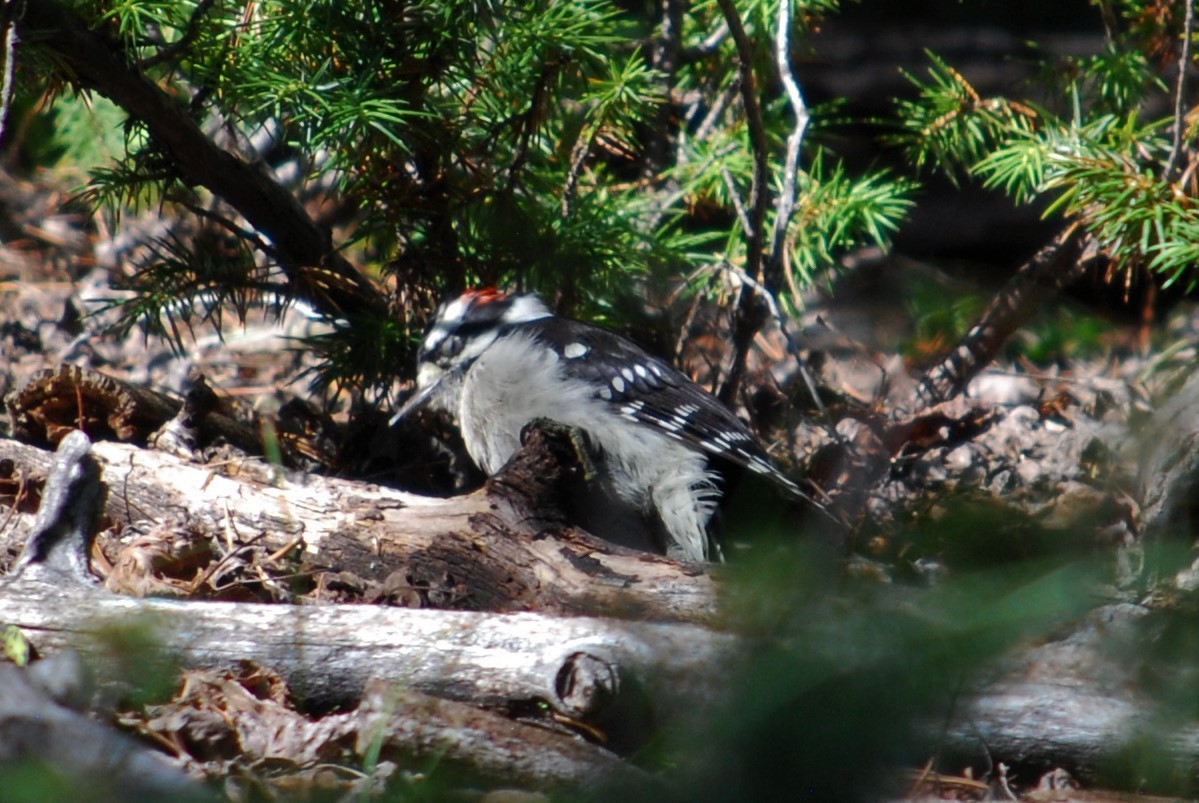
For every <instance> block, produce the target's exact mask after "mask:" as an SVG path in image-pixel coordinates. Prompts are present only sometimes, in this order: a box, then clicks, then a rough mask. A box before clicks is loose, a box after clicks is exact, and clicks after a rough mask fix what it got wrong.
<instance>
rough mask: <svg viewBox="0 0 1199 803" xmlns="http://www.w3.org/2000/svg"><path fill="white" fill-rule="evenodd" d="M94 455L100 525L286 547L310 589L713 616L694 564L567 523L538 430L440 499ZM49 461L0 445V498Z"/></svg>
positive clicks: (669, 617) (247, 470)
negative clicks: (359, 583) (490, 470)
mask: <svg viewBox="0 0 1199 803" xmlns="http://www.w3.org/2000/svg"><path fill="white" fill-rule="evenodd" d="M91 453H92V454H93V455H94V457H95V459H96V460H97V461H98V464H99V466H100V467H101V470H102V473H103V483H104V486H105V487H106V488H107V491H108V492H107V499H106V502H105V504H104V507H103V510H102V517H103V518H104V519H105V520H106V522H107V523H108V525H109V526H113V527H118V528H121V527H130V526H135V525H136V526H137V527H139V528H142V529H147V528H150V527H164V526H165V527H175V528H184V529H186V530H187V531H189V532H190V533H191V534H193V535H194V536H195V537H196V538H199V539H204V540H208V541H210V542H212V543H215V544H220V545H221V546H222V548H223V549H224V550H225V551H226V553H227V554H228V553H232V552H235V551H237V550H241V549H248V548H250V547H252V548H253V549H254V550H256V551H257V552H258V553H259V554H262V555H278V554H288V555H290V556H293V557H294V558H295V560H296V561H297V563H298V565H297V566H296V570H295V571H296V573H302V574H305V575H307V576H309V577H310V578H311V580H312V582H314V583H318V584H319V583H321V582H326V581H328V580H330V579H332V580H337V579H338V578H339V577H340V576H341V575H343V574H346V573H349V574H352V575H353V576H355V577H359V578H363V579H364V580H365V581H368V582H372V583H375V584H378V585H380V586H390V587H395V586H399V587H401V588H402V589H403V590H404V593H403V594H402V595H400V596H401V598H402V601H403V602H404V603H405V604H406V605H411V606H422V607H439V608H456V609H467V610H489V611H514V610H537V611H542V612H546V613H559V614H602V615H604V616H616V617H625V618H638V619H643V620H659V621H676V622H693V623H710V622H713V621H715V620H716V619H717V616H718V613H717V609H718V604H717V587H716V584H715V581H714V579H713V577H712V576H711V575H710V574H709V573H708V572H707V571H706V569H705V568H704V567H701V566H695V565H684V564H680V563H677V562H675V561H672V560H669V559H667V558H665V557H662V556H658V555H652V554H648V553H645V552H639V551H636V550H630V549H625V548H622V547H619V546H616V545H613V544H610V543H608V542H606V541H602V540H600V539H597V538H595V537H593V536H591V535H590V534H588V533H586V532H584V531H582V530H579V529H577V528H574V527H571V526H569V525H568V524H567V523H566V522H565V521H564V519H563V516H562V513H561V512H560V511H559V510H558V508H557V499H558V495H557V490H556V487H557V483H558V482H560V481H561V480H562V472H563V470H564V469H563V466H564V465H570V460H571V459H572V455H571V453H570V450H569V447H565V446H563V445H562V444H556V443H555V441H554V439H553V438H552V437H551V436H548V435H546V434H545V433H542V432H541V431H539V430H533V431H532V432H531V434H530V443H529V448H526V449H524V450H522V451H521V452H520V453H519V454H518V456H517V457H516V458H515V459H514V460H513V462H512V464H511V465H509V466H508V467H507V468H506V469H505V470H504V471H503V472H502V473H501V474H499V475H497V476H496V477H494V478H492V479H491V480H490V481H489V482H488V483H487V485H486V486H484V487H483V488H481V489H480V490H478V491H476V492H474V493H471V494H469V495H466V496H460V497H454V498H451V499H437V498H430V497H424V496H419V495H416V494H411V493H405V492H402V491H397V490H395V489H392V488H387V487H383V486H378V485H370V484H366V483H362V482H355V481H350V480H342V479H338V478H334V477H320V476H313V475H307V474H302V473H299V472H286V471H281V470H278V469H277V468H276V467H273V466H269V465H265V464H263V463H262V462H261V461H258V460H254V459H249V458H247V459H245V460H242V461H238V462H236V463H227V464H224V465H219V466H205V465H197V464H195V463H191V462H188V461H186V460H184V459H181V458H179V457H176V456H174V455H171V454H167V453H164V452H159V451H153V450H147V449H141V448H138V447H136V446H132V445H127V444H119V443H104V442H102V443H97V444H95V445H94V446H93V447H92V449H91ZM50 462H51V454H50V453H49V452H45V451H43V450H41V449H37V448H34V447H31V446H27V445H25V444H22V443H18V442H16V441H12V440H0V500H3V499H5V498H6V497H7V498H8V499H9V500H12V501H14V502H15V499H16V496H17V494H18V493H19V492H20V489H21V488H25V489H26V490H27V491H28V490H29V488H30V486H33V487H39V486H40V483H39V482H38V479H39V478H42V477H45V476H46V474H47V472H48V469H49V465H50ZM28 498H34V499H36V494H31V495H29V497H28ZM26 510H27V508H26ZM31 519H32V516H31V515H30V514H29V513H28V511H27V513H26V517H25V520H24V522H19V523H18V524H19V526H17V527H14V528H12V529H11V530H10V531H8V533H7V537H8V538H9V539H11V541H10V543H15V544H19V543H21V542H22V541H23V537H22V535H23V532H22V531H24V532H28V528H29V526H30V525H31ZM10 548H11V547H10Z"/></svg>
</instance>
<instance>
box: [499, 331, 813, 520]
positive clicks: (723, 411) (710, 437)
mask: <svg viewBox="0 0 1199 803" xmlns="http://www.w3.org/2000/svg"><path fill="white" fill-rule="evenodd" d="M520 328H521V329H522V330H523V331H528V332H530V333H532V334H533V335H534V336H535V337H537V339H538V340H540V341H541V342H543V343H545V344H546V345H547V346H548V347H550V348H552V349H553V350H554V351H555V352H557V353H558V355H559V356H560V357H561V358H562V364H563V366H564V370H565V371H566V373H567V375H568V376H571V377H574V378H577V379H580V380H583V381H586V382H588V383H589V384H591V385H593V386H594V387H595V389H596V390H595V394H596V397H597V398H600V399H602V400H604V401H605V402H608V403H609V404H611V405H612V406H613V408H614V409H616V411H617V412H619V414H620V415H622V416H623V417H625V418H626V419H628V420H630V421H634V422H636V423H638V424H642V425H645V426H650V427H653V428H655V429H656V430H658V431H659V432H662V433H664V434H666V435H668V436H670V437H672V438H675V439H677V440H680V441H683V442H684V443H688V444H691V445H692V446H695V447H697V448H699V449H702V450H704V451H705V452H708V453H709V454H712V455H715V456H717V457H720V458H723V459H725V460H729V461H730V462H732V463H735V464H736V465H739V466H742V467H744V468H747V469H749V470H751V471H753V472H755V473H757V474H761V475H763V476H765V477H768V478H769V479H771V480H772V481H774V482H775V483H777V484H778V485H780V486H781V487H782V488H784V489H785V490H787V491H788V492H790V493H791V494H792V495H795V496H798V497H800V498H803V499H807V500H808V501H811V499H810V497H808V495H807V494H805V493H804V492H803V491H801V490H800V488H799V486H797V485H796V484H795V483H794V482H792V481H791V480H790V479H789V478H788V477H787V476H786V475H784V474H783V473H782V472H780V471H779V470H778V469H777V468H775V467H774V466H773V465H772V464H771V463H770V460H769V458H767V456H766V452H765V451H764V450H763V449H762V447H761V446H760V445H759V444H758V441H757V439H756V438H754V436H753V434H752V433H751V432H750V431H749V430H748V429H747V428H746V426H745V425H744V424H743V423H741V421H740V420H739V419H738V418H737V417H736V416H735V415H733V413H732V412H731V411H730V410H729V409H728V408H727V407H725V406H724V405H723V404H721V403H720V402H719V401H718V400H717V399H716V397H714V396H713V395H712V394H710V393H708V392H707V391H706V390H704V389H703V388H701V387H700V386H699V385H697V384H695V383H694V382H692V381H691V380H690V379H688V378H687V377H686V376H684V375H683V374H682V373H681V372H679V371H678V370H676V369H675V368H674V367H672V366H671V365H670V364H669V363H667V362H664V361H663V360H660V359H657V358H656V357H653V356H651V355H650V354H649V353H647V352H646V351H645V350H643V349H642V348H640V347H639V346H637V345H636V344H635V343H633V342H632V341H630V340H627V339H626V338H623V337H621V336H620V335H617V334H614V333H612V332H609V331H606V330H604V329H600V328H598V327H595V326H591V325H588V324H585V323H580V322H578V321H571V320H567V319H563V318H545V319H542V320H537V321H532V322H530V323H527V324H524V325H522V326H521V327H520Z"/></svg>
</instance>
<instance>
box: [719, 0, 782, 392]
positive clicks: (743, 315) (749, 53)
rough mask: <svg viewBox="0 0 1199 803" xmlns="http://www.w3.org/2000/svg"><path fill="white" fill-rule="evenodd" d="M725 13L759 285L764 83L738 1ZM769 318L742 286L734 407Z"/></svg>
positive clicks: (728, 3)
mask: <svg viewBox="0 0 1199 803" xmlns="http://www.w3.org/2000/svg"><path fill="white" fill-rule="evenodd" d="M718 2H719V4H720V11H721V13H722V14H723V15H724V19H725V22H726V23H727V24H728V26H729V33H730V34H731V35H732V37H733V43H734V44H735V45H736V47H737V70H738V74H739V82H740V90H741V103H742V105H743V106H745V121H746V125H747V126H748V128H749V142H750V147H751V149H752V150H753V159H754V171H753V183H752V185H751V186H750V193H749V226H750V230H749V232H748V234H747V236H746V242H745V274H746V275H747V276H749V277H750V278H751V279H753V280H754V283H755V284H756V283H757V282H759V281H760V280H761V278H762V256H763V254H762V243H763V240H764V239H765V232H764V230H765V228H766V202H767V197H766V196H767V190H768V187H769V178H768V173H769V170H770V152H769V145H768V144H767V140H766V125H765V123H764V122H763V120H762V107H761V105H760V104H759V103H758V83H757V81H756V80H755V78H754V70H753V43H752V42H750V40H749V35H748V34H747V33H746V32H745V26H744V25H743V24H742V22H741V17H740V16H739V15H738V14H737V8H736V6H734V5H733V0H718ZM767 320H769V311H768V310H767V308H766V304H764V303H763V302H762V300H761V299H760V298H758V293H757V291H756V290H755V289H754V284H750V283H748V282H747V283H744V284H742V285H741V293H740V294H739V295H738V297H737V309H736V312H735V313H734V316H733V355H732V361H731V362H730V364H729V371H728V374H727V375H726V376H725V378H724V381H723V382H722V383H721V385H720V390H719V391H718V392H717V396H718V398H719V399H720V400H721V401H722V402H724V403H725V404H726V405H731V404H732V402H733V397H734V396H735V395H736V393H737V389H738V388H740V387H741V378H742V377H743V376H744V375H745V361H746V359H747V358H748V356H749V348H750V345H751V344H752V343H753V339H754V335H756V334H757V333H758V330H759V329H761V328H762V325H763V324H765V323H766V321H767Z"/></svg>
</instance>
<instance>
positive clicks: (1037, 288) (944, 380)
mask: <svg viewBox="0 0 1199 803" xmlns="http://www.w3.org/2000/svg"><path fill="white" fill-rule="evenodd" d="M1101 258H1102V254H1101V253H1100V252H1099V248H1098V245H1097V244H1096V243H1095V240H1094V238H1093V237H1091V236H1090V235H1088V234H1086V233H1085V232H1084V231H1083V230H1082V229H1081V227H1080V226H1079V225H1078V224H1072V225H1070V226H1067V227H1066V228H1065V229H1064V230H1062V231H1061V232H1059V233H1058V235H1057V236H1056V237H1054V239H1053V240H1052V241H1051V242H1050V243H1049V244H1048V245H1046V246H1045V247H1044V248H1042V249H1041V250H1039V251H1038V252H1037V253H1036V254H1035V255H1033V257H1032V259H1030V260H1029V261H1028V262H1026V263H1024V264H1023V265H1022V266H1021V267H1020V269H1019V270H1017V271H1016V274H1015V275H1014V276H1012V278H1011V279H1010V280H1009V281H1008V282H1007V284H1006V285H1004V287H1003V288H1002V289H1001V290H1000V291H999V293H998V294H997V295H996V296H995V298H994V300H992V302H991V304H990V305H989V306H988V307H987V309H986V310H985V311H984V312H983V315H982V317H981V318H980V319H979V321H978V323H976V324H975V325H974V326H973V327H972V328H971V329H970V331H969V332H967V333H966V334H965V336H964V337H962V339H961V341H960V342H959V343H958V344H957V346H955V347H954V349H953V350H952V351H950V352H949V354H948V355H946V356H945V357H944V359H942V360H941V361H940V362H938V363H937V364H936V365H934V366H932V367H931V368H929V369H928V370H927V371H926V372H925V373H924V377H923V378H922V379H921V380H920V384H919V387H918V388H917V392H916V398H915V399H914V400H913V409H914V410H920V409H922V408H923V407H925V406H928V405H932V404H936V403H938V402H942V401H946V400H948V399H952V398H953V397H954V396H956V395H957V394H959V393H961V392H962V391H963V390H964V389H965V388H966V386H967V385H968V384H970V380H971V379H973V378H974V377H975V376H977V375H978V373H979V372H980V371H981V370H982V369H983V368H985V367H986V366H987V365H989V364H990V363H991V361H992V360H993V359H994V358H995V355H996V354H998V353H999V349H1000V348H1001V347H1002V346H1003V344H1004V343H1005V342H1007V339H1008V338H1009V337H1011V335H1012V333H1013V332H1015V331H1016V330H1017V329H1019V328H1020V327H1021V326H1023V325H1024V324H1025V323H1027V322H1028V320H1029V319H1030V318H1031V317H1032V316H1033V315H1034V314H1035V313H1036V311H1037V310H1038V309H1039V308H1040V306H1041V304H1042V303H1043V302H1044V301H1045V300H1046V299H1048V298H1051V297H1052V296H1054V295H1056V294H1057V293H1059V292H1061V290H1062V289H1064V288H1065V287H1067V286H1069V285H1070V284H1071V283H1072V282H1075V281H1077V280H1078V279H1080V278H1082V277H1083V276H1084V275H1086V272H1087V270H1088V269H1089V268H1090V267H1092V266H1093V265H1094V264H1095V263H1096V261H1097V260H1099V259H1101Z"/></svg>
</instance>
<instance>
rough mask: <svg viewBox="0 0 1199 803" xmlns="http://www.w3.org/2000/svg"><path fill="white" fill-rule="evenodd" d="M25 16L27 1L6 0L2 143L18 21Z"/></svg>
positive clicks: (0, 29) (1, 29)
mask: <svg viewBox="0 0 1199 803" xmlns="http://www.w3.org/2000/svg"><path fill="white" fill-rule="evenodd" d="M24 14H25V0H4V6H3V10H0V36H3V39H4V73H3V76H2V77H0V141H3V139H4V123H5V121H6V120H7V119H8V110H9V108H10V107H11V106H12V78H13V72H14V69H15V67H16V63H17V21H18V20H20V19H21V17H22V16H23V15H24Z"/></svg>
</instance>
